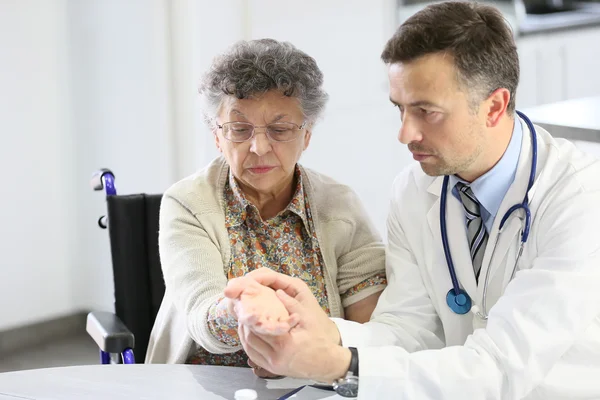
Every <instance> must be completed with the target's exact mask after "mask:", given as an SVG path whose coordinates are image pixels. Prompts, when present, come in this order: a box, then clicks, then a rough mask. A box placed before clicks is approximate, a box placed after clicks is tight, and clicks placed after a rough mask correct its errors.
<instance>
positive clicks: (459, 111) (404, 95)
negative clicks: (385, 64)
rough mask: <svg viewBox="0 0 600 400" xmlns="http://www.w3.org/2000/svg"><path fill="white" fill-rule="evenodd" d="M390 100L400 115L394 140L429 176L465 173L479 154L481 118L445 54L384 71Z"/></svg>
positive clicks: (482, 133)
mask: <svg viewBox="0 0 600 400" xmlns="http://www.w3.org/2000/svg"><path fill="white" fill-rule="evenodd" d="M388 77H389V80H390V100H391V101H392V103H394V104H395V105H396V106H397V107H398V109H399V112H400V119H401V121H402V125H401V127H400V132H399V134H398V140H399V141H400V142H401V143H403V144H406V145H408V149H409V150H410V152H411V153H412V154H413V157H414V159H415V160H417V161H418V162H419V163H420V164H421V168H422V169H423V171H424V172H425V173H426V174H427V175H431V176H437V175H453V174H456V175H461V174H462V175H463V176H461V177H462V178H463V179H466V180H469V177H468V175H469V174H468V171H469V170H471V169H472V168H473V165H474V164H476V163H477V161H478V159H479V158H480V156H481V154H482V149H483V145H484V131H485V117H484V116H481V115H480V113H479V112H478V110H476V109H474V107H473V105H472V103H470V102H469V100H470V97H469V93H467V92H466V90H465V89H464V88H463V87H462V86H461V85H460V83H459V81H458V75H457V71H456V69H455V67H454V64H453V59H452V57H451V56H449V55H444V54H437V53H436V54H429V55H426V56H423V57H420V58H418V59H416V60H413V61H410V62H407V63H395V64H391V65H390V67H389V70H388Z"/></svg>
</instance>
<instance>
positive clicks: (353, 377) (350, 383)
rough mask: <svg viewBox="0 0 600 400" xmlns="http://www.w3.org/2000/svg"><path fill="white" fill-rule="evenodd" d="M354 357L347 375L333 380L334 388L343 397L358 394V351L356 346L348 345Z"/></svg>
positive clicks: (351, 359)
mask: <svg viewBox="0 0 600 400" xmlns="http://www.w3.org/2000/svg"><path fill="white" fill-rule="evenodd" d="M348 350H350V353H351V354H352V357H351V358H350V367H349V368H348V372H346V376H344V377H343V378H340V379H338V380H336V381H335V382H333V390H335V392H336V393H337V394H339V395H340V396H342V397H356V396H358V351H357V350H356V348H355V347H348Z"/></svg>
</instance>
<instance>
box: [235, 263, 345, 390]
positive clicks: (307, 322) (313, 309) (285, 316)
mask: <svg viewBox="0 0 600 400" xmlns="http://www.w3.org/2000/svg"><path fill="white" fill-rule="evenodd" d="M225 296H226V297H227V298H228V299H229V300H230V307H232V308H233V311H234V313H235V315H237V320H238V334H239V337H240V341H241V342H242V346H243V347H244V350H245V351H246V354H247V355H248V357H249V359H250V360H251V363H252V364H254V365H256V366H258V367H260V368H263V369H265V370H267V371H270V372H271V373H273V374H276V375H284V376H291V377H297V378H307V379H314V380H318V381H323V382H331V381H333V380H334V379H336V378H338V377H341V376H343V375H344V373H345V372H346V370H347V368H348V365H349V363H350V353H349V351H348V350H347V349H343V348H342V347H341V346H339V342H340V336H339V332H338V329H337V326H336V325H335V323H334V322H332V321H331V320H330V319H329V317H328V316H327V314H326V313H325V312H324V311H323V309H322V308H321V306H320V305H319V303H318V301H317V300H316V299H315V297H314V296H313V294H312V292H311V290H310V288H309V287H308V286H307V285H306V283H304V282H303V281H302V280H300V279H298V278H292V277H290V276H287V275H284V274H280V273H277V272H274V271H272V270H270V269H268V268H261V269H258V270H255V271H252V272H250V273H249V274H247V275H245V276H243V277H240V278H234V279H232V280H230V281H229V282H228V285H227V287H226V289H225Z"/></svg>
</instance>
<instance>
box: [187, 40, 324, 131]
mask: <svg viewBox="0 0 600 400" xmlns="http://www.w3.org/2000/svg"><path fill="white" fill-rule="evenodd" d="M270 90H278V91H279V92H281V93H282V94H283V95H285V96H289V97H295V98H297V99H298V100H299V102H300V107H301V108H302V111H303V113H304V116H305V118H306V119H307V121H308V122H309V124H311V125H312V124H314V123H315V122H316V121H317V120H318V119H319V118H320V117H321V115H322V113H323V111H324V109H325V104H326V103H327V100H328V97H329V96H328V95H327V93H326V92H325V90H324V89H323V73H322V72H321V70H320V69H319V67H318V66H317V63H316V61H315V59H314V58H312V57H310V56H309V55H308V54H306V53H304V52H302V51H301V50H298V49H297V48H296V47H294V45H292V44H291V43H288V42H278V41H276V40H273V39H260V40H251V41H240V42H237V43H235V44H234V45H233V46H232V47H230V48H229V49H228V50H227V51H226V52H225V53H224V54H221V55H220V56H217V57H216V58H215V59H214V60H213V63H212V65H211V67H210V69H209V71H208V72H207V73H206V74H205V75H204V76H203V77H202V79H201V81H200V87H199V92H200V95H201V104H202V112H203V114H204V119H205V121H206V123H207V124H208V125H211V124H212V123H213V121H214V120H215V118H216V116H217V114H218V112H219V109H220V107H221V104H222V102H223V100H224V98H225V97H226V96H235V97H237V98H238V99H247V98H251V97H252V96H255V95H260V94H262V93H265V92H267V91H270Z"/></svg>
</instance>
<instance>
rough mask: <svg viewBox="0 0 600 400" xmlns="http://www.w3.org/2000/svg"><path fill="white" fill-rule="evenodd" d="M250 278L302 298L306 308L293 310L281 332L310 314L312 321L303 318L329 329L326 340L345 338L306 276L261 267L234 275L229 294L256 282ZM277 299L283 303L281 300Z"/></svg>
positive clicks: (301, 305)
mask: <svg viewBox="0 0 600 400" xmlns="http://www.w3.org/2000/svg"><path fill="white" fill-rule="evenodd" d="M248 280H251V281H254V282H255V283H259V284H260V285H263V286H266V287H269V288H271V289H273V290H282V291H283V292H285V293H286V294H287V295H288V298H289V297H291V298H293V299H294V300H296V302H298V304H299V308H298V310H302V311H303V312H302V313H295V314H294V313H290V318H289V319H288V320H287V322H282V323H281V324H279V325H278V328H279V333H283V332H288V331H289V330H290V329H292V328H293V327H294V326H295V325H296V324H298V323H299V322H300V319H301V318H309V320H310V321H303V322H304V323H309V325H311V324H312V325H315V326H320V327H322V328H323V329H324V330H325V332H326V333H327V335H326V340H327V341H328V342H330V343H335V344H338V343H340V340H341V338H340V333H339V331H338V329H337V325H335V323H334V322H333V321H331V320H330V319H329V316H328V315H327V314H326V313H325V311H323V309H322V308H321V306H320V304H319V302H318V301H317V299H316V298H315V297H314V295H313V293H312V291H311V290H310V288H309V287H308V285H306V283H305V282H304V281H303V280H301V279H299V278H293V277H291V276H288V275H285V274H280V273H278V272H275V271H273V270H271V269H269V268H260V269H257V270H254V271H252V272H250V273H248V274H246V275H244V276H243V277H241V278H234V279H231V280H230V281H229V282H228V284H227V287H226V288H225V292H224V293H225V296H226V297H228V298H230V299H236V298H239V297H240V296H241V295H242V293H243V292H244V291H245V290H246V288H248V287H250V286H252V285H253V284H254V283H252V282H249V281H248ZM277 297H278V298H281V295H278V296H277ZM276 302H277V303H279V304H282V302H281V301H280V300H277V301H276ZM282 306H283V304H282ZM304 311H305V312H304ZM286 312H288V313H289V309H287V310H286ZM238 322H239V323H241V324H244V325H246V326H247V327H252V324H251V323H249V322H251V321H248V320H241V321H240V319H239V318H238ZM254 331H255V332H256V333H264V332H260V331H256V329H254Z"/></svg>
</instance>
